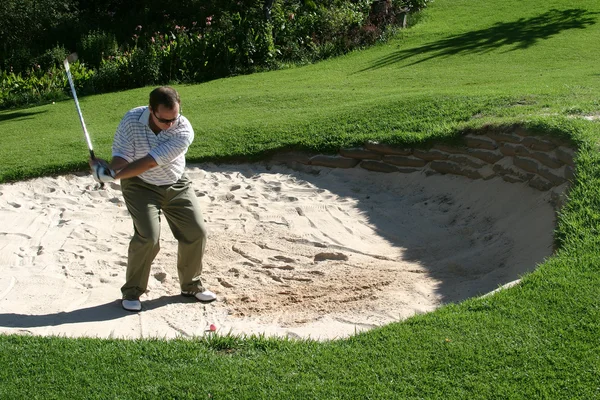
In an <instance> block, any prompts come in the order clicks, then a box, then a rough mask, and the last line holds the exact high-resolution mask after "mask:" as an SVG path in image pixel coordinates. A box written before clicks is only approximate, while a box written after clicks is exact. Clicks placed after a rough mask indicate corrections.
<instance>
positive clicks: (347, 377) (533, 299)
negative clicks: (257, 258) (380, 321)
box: [0, 0, 600, 399]
mask: <svg viewBox="0 0 600 400" xmlns="http://www.w3.org/2000/svg"><path fill="white" fill-rule="evenodd" d="M598 43H600V2H598V1H594V0H585V1H584V0H569V1H567V0H548V1H546V2H540V1H534V0H520V1H519V0H503V1H493V0H480V1H474V0H470V1H468V0H436V1H435V2H433V3H431V5H430V6H429V8H428V9H427V10H426V11H425V12H424V14H423V15H422V18H421V20H420V22H419V24H417V25H416V26H414V27H412V28H410V29H407V30H405V31H404V32H402V33H401V34H399V35H398V37H397V38H395V39H394V40H392V41H390V42H388V43H386V44H382V45H379V46H376V47H373V48H370V49H368V50H363V51H360V52H354V53H351V54H348V55H346V56H344V57H339V58H336V59H333V60H329V61H325V62H322V63H319V64H315V65H310V66H305V67H301V68H290V69H285V70H280V71H274V72H268V73H261V74H254V75H249V76H240V77H234V78H228V79H222V80H218V81H213V82H209V83H205V84H201V85H190V86H183V85H182V86H177V89H178V90H179V91H180V94H181V97H182V106H183V113H184V114H185V115H186V116H187V117H188V118H189V119H190V120H191V122H192V124H193V126H194V128H195V130H196V140H195V142H194V144H193V146H192V147H191V148H190V151H189V153H188V160H189V161H204V160H226V159H233V158H235V159H240V158H242V159H245V160H254V159H259V158H261V157H264V156H265V155H267V154H269V153H271V152H273V151H277V150H281V149H284V148H285V149H287V148H296V149H305V150H311V151H318V152H334V151H336V150H337V149H339V147H341V146H352V145H358V144H362V143H363V142H364V141H365V140H366V139H376V140H380V141H383V142H387V143H392V144H408V145H424V146H426V145H427V144H429V143H431V142H433V141H437V140H451V139H452V138H454V137H456V136H459V135H460V134H461V132H463V131H465V130H466V129H469V128H477V127H480V126H483V125H485V124H497V125H500V124H513V123H521V124H524V125H527V126H529V127H532V128H536V129H538V130H540V131H544V132H546V133H549V134H556V135H561V136H565V137H569V138H571V139H572V140H573V141H574V143H576V144H577V145H578V146H579V149H580V151H579V153H578V157H577V177H576V180H575V182H574V184H573V187H572V189H571V192H570V198H569V202H568V204H567V205H566V206H564V207H563V209H562V210H561V212H560V214H559V216H558V219H557V228H556V232H555V237H556V244H557V251H556V254H555V255H554V256H552V257H551V258H550V259H548V260H546V261H545V262H544V263H543V264H541V265H540V266H539V267H538V269H537V270H536V271H535V272H534V273H531V274H528V275H527V276H525V277H524V279H523V280H522V283H521V285H518V286H517V287H514V288H511V289H508V290H505V291H501V292H499V293H498V294H496V295H494V296H491V297H486V298H477V299H470V300H467V301H465V302H463V303H460V304H450V305H447V306H445V307H443V308H441V309H439V310H437V311H435V312H433V313H430V314H427V315H421V316H415V317H412V318H410V319H408V320H407V321H405V322H402V323H396V324H390V325H388V326H385V327H382V328H379V329H375V330H373V331H370V332H367V333H363V334H360V335H357V336H355V337H352V338H349V339H344V340H338V341H332V342H325V343H319V342H312V341H293V340H281V339H267V338H263V337H251V338H239V337H231V336H225V337H221V336H216V337H206V338H199V339H198V340H193V341H192V340H175V341H169V342H164V341H160V340H137V341H121V340H99V339H65V338H40V337H25V336H2V337H0V364H1V365H2V368H1V369H0V383H1V384H0V398H44V399H47V398H60V399H63V398H102V399H104V398H128V399H129V398H131V399H139V398H178V399H182V398H190V399H192V398H193V399H196V398H235V399H246V398H247V399H257V398H265V399H272V398H281V399H291V398H322V399H335V398H348V399H359V398H381V399H389V398H440V399H452V398H456V399H463V398H469V399H471V398H481V399H493V398H503V399H504V398H549V399H558V398H580V399H593V398H600V267H599V265H600V256H599V255H598V249H599V248H600V156H599V155H598V138H600V121H599V120H587V119H584V118H582V117H586V116H600V52H599V51H598V49H599V45H598ZM148 93H149V88H143V89H136V90H131V91H127V92H120V93H112V94H106V95H101V96H91V97H86V98H82V99H80V101H81V106H82V110H83V114H84V117H85V119H86V123H87V126H88V129H89V131H90V133H91V135H92V141H93V143H94V146H95V151H96V154H97V155H98V156H100V157H105V158H106V157H109V156H110V144H111V142H112V135H113V134H114V130H115V128H116V126H117V124H118V122H119V120H120V118H121V117H122V115H123V114H124V113H125V111H127V110H128V109H130V108H132V107H134V106H138V105H143V104H146V103H147V95H148ZM86 157H87V148H86V144H85V141H84V139H83V134H82V133H81V128H80V126H79V121H78V119H77V115H76V112H75V107H74V105H73V102H72V101H65V102H60V103H57V104H54V105H50V104H49V105H45V106H40V107H34V108H28V109H19V110H12V111H2V112H0V160H1V161H0V182H8V181H11V180H18V179H25V178H28V177H34V176H39V175H45V174H53V173H59V172H68V171H74V170H82V169H84V168H86V166H87V160H86Z"/></svg>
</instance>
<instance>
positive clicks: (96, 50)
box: [77, 30, 119, 68]
mask: <svg viewBox="0 0 600 400" xmlns="http://www.w3.org/2000/svg"><path fill="white" fill-rule="evenodd" d="M118 49H119V45H118V43H117V39H116V38H115V35H113V34H112V33H107V32H103V31H100V30H96V31H90V32H88V33H87V34H85V35H83V36H81V39H80V40H79V43H78V44H77V53H78V56H79V58H80V59H81V60H83V61H85V63H86V64H87V65H89V66H90V67H92V68H98V67H100V64H101V62H102V60H103V59H105V58H108V57H110V56H115V55H116V54H117V51H118Z"/></svg>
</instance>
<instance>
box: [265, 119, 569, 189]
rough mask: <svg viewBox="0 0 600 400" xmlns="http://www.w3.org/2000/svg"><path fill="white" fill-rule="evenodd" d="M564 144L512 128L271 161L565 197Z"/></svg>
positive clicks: (566, 167)
mask: <svg viewBox="0 0 600 400" xmlns="http://www.w3.org/2000/svg"><path fill="white" fill-rule="evenodd" d="M573 147H574V146H572V145H571V144H570V143H569V142H568V141H567V140H564V139H560V138H556V137H552V136H545V135H536V134H533V133H531V132H528V131H527V130H525V129H523V128H520V127H515V128H514V129H512V130H511V131H510V132H506V131H499V130H493V129H490V130H488V131H485V132H480V133H470V134H467V135H465V136H464V137H463V141H462V144H461V145H448V144H436V145H434V146H433V147H431V148H429V149H417V148H398V147H392V146H388V145H385V144H380V143H376V142H367V143H365V144H364V146H362V147H358V148H346V149H341V150H340V151H339V153H338V154H337V155H323V154H317V155H309V154H303V153H297V152H288V153H280V154H278V155H276V156H275V157H273V159H272V161H275V162H283V163H285V164H288V165H289V166H291V167H294V166H296V167H297V166H298V164H300V165H306V166H310V165H314V166H322V167H330V168H364V169H367V170H369V171H375V172H383V173H389V172H407V173H408V172H416V171H424V172H425V173H426V174H427V175H431V174H452V175H462V176H466V177H468V178H471V179H491V178H494V177H501V178H502V179H504V180H505V181H507V182H511V183H514V182H526V183H527V184H528V185H529V186H531V187H533V188H536V189H538V190H541V191H548V190H551V189H554V188H558V189H559V190H556V192H557V193H558V192H561V193H562V192H564V191H565V189H566V187H568V185H569V182H570V181H572V179H573V177H574V168H575V163H574V161H573V158H574V156H575V150H574V149H573Z"/></svg>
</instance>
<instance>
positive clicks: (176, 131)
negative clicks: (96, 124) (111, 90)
mask: <svg viewBox="0 0 600 400" xmlns="http://www.w3.org/2000/svg"><path fill="white" fill-rule="evenodd" d="M149 119H150V108H149V107H148V106H143V107H136V108H134V109H133V110H130V111H129V112H128V113H127V114H125V116H124V117H123V119H122V120H121V123H120V124H119V127H118V128H117V132H116V133H115V139H114V141H113V146H112V155H113V157H121V158H123V159H125V160H127V162H130V163H131V162H133V161H135V160H139V159H140V158H143V157H146V156H147V155H150V156H151V157H152V158H154V160H155V161H156V163H157V164H158V165H157V166H156V167H154V168H152V169H149V170H148V171H146V172H144V173H142V174H140V175H139V178H141V179H142V180H144V181H145V182H148V183H150V184H153V185H172V184H173V183H175V182H177V181H178V180H179V179H180V178H181V176H182V175H183V171H184V169H185V153H186V152H187V150H188V147H189V146H190V144H192V141H193V140H194V130H193V129H192V125H191V124H190V121H188V120H187V118H185V117H184V116H180V117H179V119H178V120H177V121H176V122H175V123H174V124H173V125H172V126H171V127H170V128H169V129H167V130H163V131H160V132H159V133H158V134H155V133H154V132H152V129H150V126H149V125H148V122H149Z"/></svg>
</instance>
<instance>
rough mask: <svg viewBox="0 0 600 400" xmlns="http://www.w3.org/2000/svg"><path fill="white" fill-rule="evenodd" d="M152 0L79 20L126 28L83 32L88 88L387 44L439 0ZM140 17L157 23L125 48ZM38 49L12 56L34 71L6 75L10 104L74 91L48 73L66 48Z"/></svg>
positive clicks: (198, 76) (245, 69)
mask: <svg viewBox="0 0 600 400" xmlns="http://www.w3.org/2000/svg"><path fill="white" fill-rule="evenodd" d="M44 1H46V0H44ZM69 1H71V0H69ZM148 1H150V3H149V4H152V7H149V6H148V7H146V9H144V10H142V11H140V10H137V11H135V13H134V14H132V15H129V16H128V15H124V14H123V15H122V14H119V13H117V14H119V15H118V16H115V15H116V14H114V13H112V12H109V10H104V11H102V10H100V9H102V8H103V7H108V3H107V4H104V3H102V4H103V5H102V4H101V5H98V7H99V10H98V15H97V18H95V17H94V13H93V12H92V10H90V9H86V10H85V12H83V13H82V14H81V15H82V16H85V18H84V20H83V21H79V23H80V25H78V26H85V23H84V22H85V21H87V20H89V21H95V22H94V24H96V23H97V24H98V25H100V26H104V25H106V26H114V25H115V24H116V25H118V26H119V28H118V29H119V31H117V30H115V31H114V32H113V31H110V32H109V31H106V30H102V29H101V28H95V29H93V30H88V31H87V33H85V34H83V35H81V38H80V40H79V42H78V43H77V50H78V52H79V58H80V60H82V62H84V63H85V65H86V67H84V66H83V64H74V66H73V67H72V71H73V74H74V75H76V74H79V75H80V76H78V77H76V79H75V80H76V84H77V85H78V93H79V92H80V93H81V94H82V95H84V94H87V93H102V92H108V91H115V90H123V89H130V88H134V87H141V86H146V85H154V84H166V83H174V82H204V81H208V80H211V79H217V78H222V77H226V76H231V75H238V74H246V73H252V72H255V71H261V70H268V69H273V68H277V66H278V65H282V64H285V63H290V62H291V63H307V62H314V61H318V60H321V59H325V58H329V57H332V56H336V55H340V54H344V53H347V52H349V51H352V50H354V49H357V48H361V47H364V46H368V45H371V44H373V43H375V42H377V41H381V40H385V39H386V37H387V35H390V34H391V33H393V32H394V29H395V28H394V26H395V24H398V23H399V22H402V21H403V16H404V15H405V13H406V12H408V11H410V12H414V11H417V10H419V9H421V8H423V7H425V5H426V4H427V3H428V2H429V1H430V0H376V1H373V0H302V1H300V0H280V1H274V2H273V3H272V7H271V8H270V9H269V10H265V9H264V8H263V7H264V6H265V4H266V3H265V2H264V1H262V0H261V1H258V0H245V1H235V2H234V1H231V2H225V3H222V2H216V1H214V2H213V1H212V0H211V1H201V2H200V1H197V0H176V2H177V4H178V5H181V7H179V8H177V7H176V8H177V11H173V12H174V13H175V12H176V13H177V14H174V17H170V16H169V14H167V11H164V10H165V9H166V8H164V5H163V4H162V3H160V2H158V1H155V0H148ZM11 2H13V3H14V0H11ZM15 4H16V3H15ZM125 6H126V5H125V4H124V5H123V7H125ZM155 6H156V7H155ZM115 7H117V8H118V7H121V6H117V5H115ZM182 10H187V11H182ZM267 11H268V12H267ZM136 13H137V14H136ZM139 13H142V14H139ZM134 16H135V17H136V18H138V17H139V18H142V17H143V18H144V19H143V20H144V21H147V22H148V26H147V27H146V28H144V27H142V25H135V26H136V27H135V28H134V34H133V35H132V36H131V37H130V38H129V39H127V40H124V41H123V40H122V42H121V45H120V46H119V44H118V43H117V37H116V33H115V32H119V35H122V33H123V32H124V31H125V30H126V28H124V24H125V22H127V24H128V25H129V26H134V25H132V24H131V21H132V18H133V17H134ZM113 17H114V18H113ZM115 18H119V19H115ZM66 20H68V18H66V17H65V21H66ZM182 21H185V24H183V23H182ZM94 24H90V26H94ZM103 24H104V25H103ZM111 24H112V25H111ZM153 26H161V27H162V28H161V31H155V30H154V29H149V28H151V27H153ZM87 29H89V28H87ZM111 29H113V28H111ZM114 29H116V28H114ZM71 36H72V35H71ZM32 51H33V50H30V49H29V48H27V47H26V46H24V47H15V50H14V51H12V53H11V57H12V58H11V60H21V63H22V64H23V65H26V66H27V67H26V68H25V69H23V70H22V71H21V72H22V73H23V75H21V74H20V73H19V71H18V70H16V71H15V72H16V73H17V75H15V74H12V75H11V73H12V70H10V69H9V71H10V72H4V73H3V74H4V75H3V84H2V94H1V96H2V97H1V99H0V107H2V108H5V107H7V106H9V105H11V106H12V105H16V104H19V103H21V104H25V103H30V102H34V101H35V98H36V96H37V98H38V99H40V101H43V99H45V98H46V97H45V96H52V93H60V90H59V89H56V88H61V87H64V84H63V85H62V86H61V85H58V86H56V85H54V86H53V85H50V83H49V82H51V81H53V80H52V79H51V78H48V80H46V79H45V78H42V76H41V75H43V74H44V72H43V71H54V74H55V75H56V74H57V68H62V60H64V58H65V57H66V56H67V50H66V49H65V47H64V46H63V45H61V44H58V45H55V46H54V47H53V48H51V49H50V50H47V51H45V52H44V53H43V54H42V55H40V56H38V57H37V58H32V54H33V53H32ZM32 60H33V63H32ZM75 65H76V66H75ZM32 66H33V68H32ZM49 73H50V72H49ZM60 75H64V72H62V73H61V74H60Z"/></svg>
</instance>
